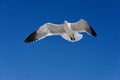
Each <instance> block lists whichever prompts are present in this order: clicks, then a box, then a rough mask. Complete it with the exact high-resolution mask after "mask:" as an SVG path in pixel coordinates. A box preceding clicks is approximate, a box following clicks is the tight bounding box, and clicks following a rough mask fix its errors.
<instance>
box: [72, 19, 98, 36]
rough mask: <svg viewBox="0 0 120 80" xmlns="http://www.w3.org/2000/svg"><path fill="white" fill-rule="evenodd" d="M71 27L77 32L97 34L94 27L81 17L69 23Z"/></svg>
mask: <svg viewBox="0 0 120 80" xmlns="http://www.w3.org/2000/svg"><path fill="white" fill-rule="evenodd" d="M71 28H72V29H73V30H75V31H77V32H87V33H89V34H90V35H92V36H97V34H96V32H95V31H94V29H93V28H92V27H91V26H90V25H89V24H88V23H87V22H86V21H85V20H83V19H81V20H80V21H78V22H76V23H72V24H71Z"/></svg>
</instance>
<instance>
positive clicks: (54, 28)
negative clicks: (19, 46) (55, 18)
mask: <svg viewBox="0 0 120 80" xmlns="http://www.w3.org/2000/svg"><path fill="white" fill-rule="evenodd" d="M61 33H64V29H63V25H56V24H51V23H47V24H44V25H43V26H41V27H40V28H38V29H37V30H36V31H34V32H33V33H31V34H30V35H29V36H28V37H27V38H26V39H25V42H26V43H30V42H33V41H37V40H40V39H43V38H45V37H46V36H49V35H59V34H61Z"/></svg>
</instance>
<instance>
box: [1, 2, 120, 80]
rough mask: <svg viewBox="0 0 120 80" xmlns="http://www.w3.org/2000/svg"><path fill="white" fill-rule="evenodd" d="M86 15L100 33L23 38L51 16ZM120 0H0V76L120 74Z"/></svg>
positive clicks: (42, 78)
mask: <svg viewBox="0 0 120 80" xmlns="http://www.w3.org/2000/svg"><path fill="white" fill-rule="evenodd" d="M81 18H83V19H85V20H87V21H88V22H89V23H90V24H91V25H92V27H93V28H94V29H95V31H96V32H97V34H98V36H97V37H96V38H94V37H91V36H89V35H86V34H84V38H83V39H82V40H81V41H79V42H76V43H70V42H68V41H66V40H64V39H62V38H61V37H60V36H55V37H47V38H45V39H43V40H41V41H38V42H36V43H33V44H25V43H24V39H25V38H26V37H27V36H28V35H29V34H30V33H31V32H33V31H34V30H35V29H37V28H38V27H39V26H41V25H43V24H44V23H46V22H52V23H56V24H60V23H63V21H64V20H67V21H69V22H76V21H78V20H79V19H81ZM119 30H120V2H119V0H0V80H120V35H119V34H120V31H119Z"/></svg>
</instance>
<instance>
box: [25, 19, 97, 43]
mask: <svg viewBox="0 0 120 80" xmlns="http://www.w3.org/2000/svg"><path fill="white" fill-rule="evenodd" d="M82 32H86V33H88V34H89V35H92V36H94V37H96V35H97V34H96V32H95V31H94V29H93V28H92V27H91V26H90V24H88V23H87V21H85V20H84V19H80V20H79V21H78V22H76V23H70V22H67V21H64V23H63V24H53V23H46V24H44V25H43V26H41V27H39V28H38V29H37V30H36V31H34V32H33V33H31V34H30V35H29V36H28V37H27V38H26V39H25V42H26V43H31V42H34V41H38V40H41V39H43V38H45V37H47V36H53V35H59V36H61V37H62V38H64V39H65V40H68V41H70V42H77V41H79V40H80V39H82V38H83V34H81V33H82Z"/></svg>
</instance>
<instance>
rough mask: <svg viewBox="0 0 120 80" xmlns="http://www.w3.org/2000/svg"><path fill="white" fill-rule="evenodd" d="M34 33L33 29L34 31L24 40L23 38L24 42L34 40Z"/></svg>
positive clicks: (35, 33)
mask: <svg viewBox="0 0 120 80" xmlns="http://www.w3.org/2000/svg"><path fill="white" fill-rule="evenodd" d="M36 35H37V32H36V31H35V32H33V33H32V34H30V35H29V36H28V37H27V38H26V39H25V40H24V42H25V43H28V44H29V43H32V42H34V41H36V40H37V39H36Z"/></svg>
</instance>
